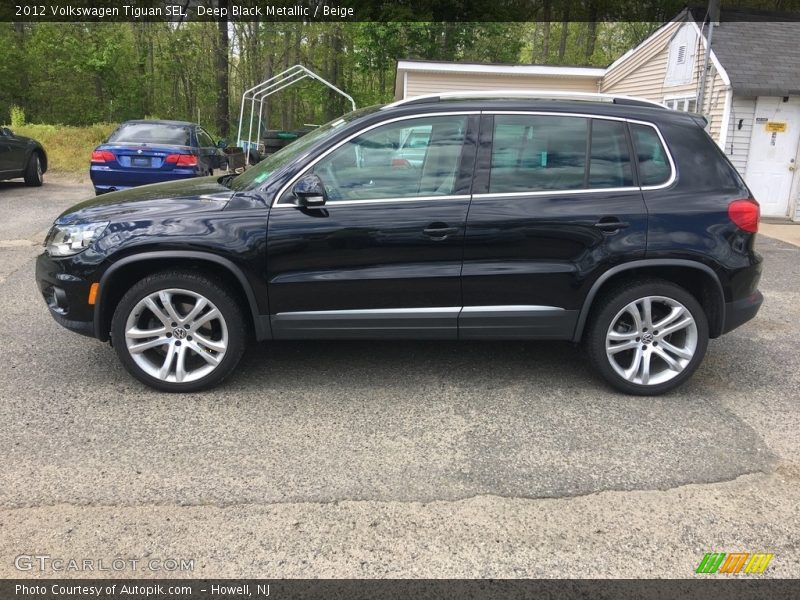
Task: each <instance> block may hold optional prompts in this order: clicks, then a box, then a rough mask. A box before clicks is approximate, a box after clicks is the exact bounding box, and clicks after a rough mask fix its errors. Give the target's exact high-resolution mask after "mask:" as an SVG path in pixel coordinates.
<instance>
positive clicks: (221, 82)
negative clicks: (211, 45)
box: [216, 0, 230, 138]
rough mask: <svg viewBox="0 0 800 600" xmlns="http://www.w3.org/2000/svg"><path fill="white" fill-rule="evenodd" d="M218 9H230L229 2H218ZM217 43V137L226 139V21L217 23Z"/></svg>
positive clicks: (227, 39) (227, 49) (227, 129)
mask: <svg viewBox="0 0 800 600" xmlns="http://www.w3.org/2000/svg"><path fill="white" fill-rule="evenodd" d="M219 5H220V8H225V9H230V0H219ZM218 30H219V36H218V38H219V39H218V43H217V48H216V50H217V56H216V71H217V135H219V136H220V137H223V138H224V137H228V133H229V124H230V115H229V114H228V111H229V110H230V98H229V95H228V94H229V90H228V85H229V74H228V67H229V64H228V52H229V49H230V38H229V36H228V20H227V19H222V20H221V21H220V22H219V23H218Z"/></svg>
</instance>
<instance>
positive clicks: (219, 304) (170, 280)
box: [111, 271, 247, 392]
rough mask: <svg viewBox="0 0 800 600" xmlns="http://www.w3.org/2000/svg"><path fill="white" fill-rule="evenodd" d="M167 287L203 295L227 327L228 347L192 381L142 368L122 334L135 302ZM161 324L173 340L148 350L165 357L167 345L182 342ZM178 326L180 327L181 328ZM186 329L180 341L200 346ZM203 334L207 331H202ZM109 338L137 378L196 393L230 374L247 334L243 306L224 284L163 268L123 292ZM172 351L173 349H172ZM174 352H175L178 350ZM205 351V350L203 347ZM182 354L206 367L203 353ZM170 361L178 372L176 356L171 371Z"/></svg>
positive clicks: (167, 389) (163, 387) (161, 387)
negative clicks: (161, 374) (221, 355)
mask: <svg viewBox="0 0 800 600" xmlns="http://www.w3.org/2000/svg"><path fill="white" fill-rule="evenodd" d="M169 289H178V290H187V291H189V292H192V293H194V294H197V295H199V296H201V297H203V298H204V299H206V300H207V301H208V302H210V303H211V304H212V305H213V306H214V307H216V308H217V309H218V311H219V313H220V314H221V323H223V324H224V326H226V327H227V347H226V349H225V351H224V355H223V357H222V359H221V360H220V361H219V363H218V364H217V365H216V366H213V367H212V370H211V371H210V372H209V373H207V374H205V375H203V376H202V377H199V378H198V379H195V380H193V381H184V382H178V381H166V380H164V379H160V378H159V377H156V376H153V375H151V374H150V373H148V372H147V371H145V370H144V368H143V367H141V366H140V365H139V364H137V362H136V360H134V358H133V356H132V354H131V352H130V350H129V349H128V345H127V343H126V335H125V334H126V326H127V323H128V318H129V317H130V316H131V312H132V311H134V309H135V308H136V306H137V304H139V302H140V301H142V300H144V299H145V298H147V297H148V296H149V295H151V294H153V293H156V292H159V291H161V290H169ZM175 296H179V294H175ZM162 308H163V305H162ZM165 312H166V311H165ZM201 314H202V313H201ZM182 316H184V317H185V316H188V315H187V313H184V314H183V315H182ZM131 318H134V317H131ZM142 318H144V317H142ZM151 322H153V323H156V326H157V327H160V325H159V324H158V322H157V321H155V320H152V321H151ZM181 325H182V324H181ZM137 326H138V325H137ZM164 327H165V329H167V330H168V332H167V333H165V336H166V337H168V338H170V340H172V341H170V342H162V345H160V346H158V347H157V348H154V349H152V350H148V351H147V352H148V353H150V354H152V353H156V352H157V353H161V352H163V356H164V357H166V353H167V352H168V351H169V348H171V347H172V346H174V345H177V346H180V345H181V342H180V341H179V335H178V334H177V329H172V330H171V332H169V329H170V326H169V325H168V324H165V326H164ZM178 329H180V327H179V328H178ZM186 330H189V327H188V326H187V327H186ZM186 330H184V331H183V336H184V337H180V340H184V341H183V343H184V344H186V345H187V346H192V345H193V346H194V347H197V348H199V347H200V344H199V342H198V341H196V340H195V341H194V342H192V336H191V333H192V331H191V330H189V331H188V333H189V335H188V336H186V333H187V331H186ZM203 335H206V334H205V333H204V334H203ZM195 336H196V337H197V338H198V339H200V338H199V334H197V333H195ZM158 337H161V336H158ZM111 339H112V341H113V345H114V350H115V351H116V353H117V356H119V359H120V361H121V362H122V364H123V366H124V367H125V368H126V369H127V370H128V372H129V373H130V374H131V375H133V376H134V377H136V378H137V379H138V380H139V381H141V382H143V383H145V384H147V385H148V386H150V387H152V388H155V389H157V390H160V391H162V392H196V391H200V390H205V389H209V388H211V387H213V386H215V385H218V384H219V383H220V382H221V381H222V380H223V379H225V377H227V376H228V375H230V373H231V372H232V371H233V370H234V369H235V368H236V365H237V364H238V363H239V360H240V359H241V357H242V354H243V353H244V349H245V345H246V342H247V334H246V330H245V320H244V317H243V314H242V309H241V307H240V306H239V303H238V302H237V301H236V298H235V297H234V295H233V293H232V292H231V291H230V290H229V289H228V288H227V287H226V286H225V285H224V284H222V283H221V282H219V281H217V280H215V279H214V278H212V277H209V276H206V275H204V274H200V273H195V272H191V271H164V272H161V273H156V274H154V275H150V276H148V277H145V278H144V279H142V280H141V281H139V282H137V283H136V284H134V285H133V287H131V288H130V289H129V290H128V291H127V292H126V293H125V295H124V296H123V297H122V299H121V300H120V301H119V304H118V305H117V307H116V310H115V311H114V316H113V318H112V320H111ZM163 346H167V347H168V349H164V348H163ZM173 350H175V349H174V348H173ZM175 351H176V352H177V350H175ZM190 352H191V353H190ZM206 352H208V351H207V350H206ZM184 353H185V354H186V359H185V360H186V361H190V360H193V361H194V362H195V363H199V365H200V366H206V363H205V362H203V359H202V358H201V356H202V355H201V354H200V353H197V352H196V351H195V350H194V349H193V348H189V349H188V350H187V349H184ZM137 355H140V356H142V357H144V356H145V353H144V352H142V353H137ZM212 356H213V355H212ZM217 356H218V355H217ZM155 358H156V359H158V358H159V354H156V355H155ZM140 360H145V359H140ZM146 360H150V358H149V356H148V357H146ZM154 362H157V361H154ZM166 362H167V361H166V360H164V364H166ZM173 364H174V365H175V369H176V371H177V365H178V362H177V360H176V359H175V358H171V359H170V370H172V366H171V365H173ZM206 368H207V367H206ZM200 372H202V370H200Z"/></svg>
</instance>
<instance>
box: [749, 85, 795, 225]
mask: <svg viewBox="0 0 800 600" xmlns="http://www.w3.org/2000/svg"><path fill="white" fill-rule="evenodd" d="M798 142H800V97H796V96H795V97H790V98H788V100H787V101H786V102H784V99H783V98H779V97H767V96H761V97H759V98H758V102H757V104H756V117H755V123H753V133H752V136H751V138H750V153H749V155H748V158H747V169H746V173H745V180H746V181H747V185H748V186H749V187H750V190H751V191H752V192H753V195H754V196H755V198H756V200H758V203H759V204H760V205H761V214H762V215H764V216H767V217H785V216H787V214H788V213H789V195H790V193H791V189H792V180H793V178H794V175H795V173H796V168H797V164H796V160H797V150H798V148H797V145H798Z"/></svg>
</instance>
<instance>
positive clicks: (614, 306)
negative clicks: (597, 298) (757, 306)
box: [586, 280, 708, 396]
mask: <svg viewBox="0 0 800 600" xmlns="http://www.w3.org/2000/svg"><path fill="white" fill-rule="evenodd" d="M707 346H708V321H707V319H706V315H705V312H704V311H703V308H702V307H701V306H700V303H699V302H698V301H697V300H696V299H695V297H694V296H692V295H691V294H690V293H689V292H687V291H686V290H685V289H683V288H681V287H679V286H677V285H675V284H672V283H669V282H666V281H661V280H651V281H644V282H640V283H634V284H630V285H628V286H625V287H621V288H617V289H616V290H614V291H612V292H611V293H610V294H608V295H607V296H606V297H605V298H604V300H602V301H601V304H600V305H599V306H598V308H597V309H596V311H595V312H594V316H593V320H592V322H591V323H590V326H589V332H588V336H587V338H586V349H587V351H588V354H589V359H590V361H591V363H592V365H593V366H594V367H595V369H596V370H597V371H598V372H599V373H600V375H602V376H603V378H604V379H605V380H606V381H608V382H609V383H610V384H611V385H612V386H613V387H615V388H617V389H618V390H621V391H623V392H626V393H629V394H639V395H646V396H652V395H657V394H663V393H664V392H668V391H670V390H672V389H674V388H676V387H678V386H679V385H681V384H682V383H683V382H684V381H686V380H687V379H688V378H689V377H691V376H692V374H693V373H694V371H695V370H696V369H697V367H698V366H699V365H700V362H701V361H702V360H703V356H704V355H705V352H706V348H707Z"/></svg>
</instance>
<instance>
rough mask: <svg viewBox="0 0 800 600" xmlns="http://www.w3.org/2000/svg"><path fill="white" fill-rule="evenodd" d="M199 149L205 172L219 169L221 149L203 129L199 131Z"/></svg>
mask: <svg viewBox="0 0 800 600" xmlns="http://www.w3.org/2000/svg"><path fill="white" fill-rule="evenodd" d="M196 132H197V147H198V151H197V153H198V155H199V157H200V160H201V161H202V163H203V166H204V167H205V168H204V169H203V170H204V171H209V170H213V169H218V168H219V166H220V165H219V158H218V155H219V153H220V152H219V149H218V148H217V146H216V144H214V140H213V139H212V138H211V136H210V135H209V134H208V133H207V132H206V131H205V130H204V129H203V128H202V127H198V128H197V130H196Z"/></svg>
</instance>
